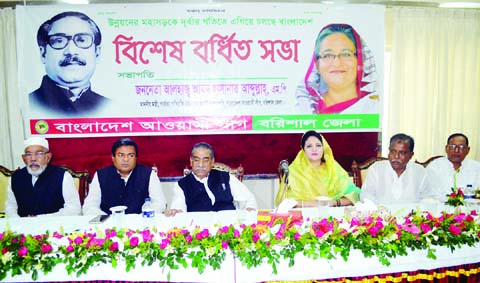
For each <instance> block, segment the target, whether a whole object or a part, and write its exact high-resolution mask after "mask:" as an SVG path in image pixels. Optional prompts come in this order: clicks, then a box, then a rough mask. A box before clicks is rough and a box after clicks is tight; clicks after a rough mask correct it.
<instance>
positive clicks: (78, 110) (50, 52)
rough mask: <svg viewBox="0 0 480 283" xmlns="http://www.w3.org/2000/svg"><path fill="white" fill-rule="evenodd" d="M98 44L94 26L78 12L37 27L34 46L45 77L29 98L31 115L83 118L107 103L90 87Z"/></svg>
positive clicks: (64, 13) (58, 15)
mask: <svg viewBox="0 0 480 283" xmlns="http://www.w3.org/2000/svg"><path fill="white" fill-rule="evenodd" d="M101 41H102V35H101V33H100V30H99V28H98V26H97V24H96V23H95V22H94V21H93V20H92V19H90V18H89V17H88V16H87V15H85V14H83V13H80V12H63V13H60V14H57V15H55V16H54V17H53V18H51V19H49V20H47V21H46V22H44V23H43V24H42V25H41V26H40V28H39V29H38V32H37V43H38V47H39V48H40V55H41V60H42V63H43V64H44V65H45V71H46V75H45V76H44V77H43V79H42V84H41V85H40V88H38V89H37V90H35V91H34V92H32V93H30V95H29V103H30V110H31V111H32V112H33V113H38V112H39V113H42V114H43V115H45V114H47V115H48V116H59V115H60V116H83V115H85V114H92V113H95V112H97V111H98V110H100V109H101V108H102V106H104V105H105V104H106V103H107V102H108V101H109V99H107V98H105V97H104V96H101V95H99V94H98V93H96V92H94V91H93V90H92V89H91V86H90V78H91V77H92V75H93V73H94V72H95V67H96V64H97V61H98V59H99V56H100V43H101Z"/></svg>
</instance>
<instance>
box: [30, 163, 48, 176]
mask: <svg viewBox="0 0 480 283" xmlns="http://www.w3.org/2000/svg"><path fill="white" fill-rule="evenodd" d="M46 167H47V166H44V167H40V168H38V169H37V170H35V171H33V170H32V168H30V167H29V166H27V171H28V173H29V174H30V175H32V176H35V177H37V178H38V176H40V174H42V173H43V171H45V168H46Z"/></svg>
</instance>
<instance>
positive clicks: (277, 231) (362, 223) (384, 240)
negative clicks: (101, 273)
mask: <svg viewBox="0 0 480 283" xmlns="http://www.w3.org/2000/svg"><path fill="white" fill-rule="evenodd" d="M477 218H478V216H477V214H476V212H475V211H472V212H471V213H470V214H466V213H452V214H449V213H446V212H443V213H442V214H441V215H440V216H439V217H435V216H433V215H432V214H430V213H429V212H420V211H414V212H412V213H410V214H409V215H407V216H405V217H402V218H397V217H395V216H391V215H382V216H379V215H375V214H373V215H370V216H367V217H364V218H356V217H354V218H342V219H336V218H333V217H329V218H324V219H314V220H311V219H307V220H306V221H304V222H303V223H299V224H298V225H297V224H292V223H289V222H288V220H287V221H286V222H285V221H283V220H279V221H277V222H276V223H274V224H273V225H271V226H268V225H260V224H252V225H243V224H242V225H229V226H222V227H216V228H215V229H210V230H209V229H204V228H200V227H192V228H189V229H180V228H179V229H173V230H170V231H167V232H162V231H157V230H156V229H155V228H151V229H145V230H136V231H133V230H130V229H118V230H115V229H106V230H98V231H92V230H89V231H85V232H72V233H64V232H63V231H62V230H61V229H60V230H59V231H55V232H53V233H49V232H45V233H44V234H41V235H25V234H21V233H16V232H12V231H8V230H7V231H3V232H2V233H0V247H1V260H0V280H2V279H4V278H5V277H6V276H7V275H8V274H9V273H10V275H11V276H15V275H19V274H22V273H31V276H32V279H33V280H37V279H38V275H39V272H43V273H45V274H46V273H49V272H52V271H53V269H54V268H55V266H56V265H59V264H64V266H65V267H66V270H67V272H68V274H76V275H77V276H80V275H81V274H85V273H87V271H88V270H89V268H91V267H92V266H94V265H98V264H110V265H111V266H112V267H117V264H118V262H119V261H124V262H125V266H126V271H127V272H128V271H129V270H131V269H132V268H134V267H135V265H136V264H141V265H142V266H145V265H148V266H150V265H157V266H159V267H168V268H169V269H172V270H175V269H179V268H182V267H183V268H187V267H192V268H196V269H197V270H198V272H199V273H202V272H203V271H204V270H205V268H207V267H208V266H210V267H211V268H212V269H214V270H215V269H219V268H220V266H221V264H222V263H223V261H224V260H225V257H226V255H227V253H230V252H231V253H232V254H233V255H234V256H235V258H236V260H238V261H239V262H241V263H242V264H243V265H244V266H246V267H247V268H250V267H255V266H258V265H260V264H263V263H268V264H271V266H272V269H273V272H274V273H276V272H277V269H276V265H277V264H278V263H279V262H280V260H287V261H288V262H289V265H290V266H293V265H294V264H295V261H294V259H295V255H297V254H303V255H304V256H306V257H309V258H312V259H318V258H324V259H332V258H336V257H342V258H343V259H344V260H345V261H346V260H348V258H349V255H350V251H351V250H352V249H357V250H360V251H361V252H362V253H363V255H364V256H365V257H373V256H376V257H377V258H378V259H379V261H380V262H381V263H382V264H384V265H389V264H390V260H391V259H393V258H395V257H396V256H403V255H407V254H408V253H409V251H413V250H426V251H428V252H427V257H428V258H432V259H435V258H436V257H435V248H436V247H438V246H446V247H449V248H450V249H451V250H452V251H453V250H454V249H455V248H458V247H460V246H462V245H468V246H473V245H475V243H477V242H479V240H480V224H479V223H478V219H477Z"/></svg>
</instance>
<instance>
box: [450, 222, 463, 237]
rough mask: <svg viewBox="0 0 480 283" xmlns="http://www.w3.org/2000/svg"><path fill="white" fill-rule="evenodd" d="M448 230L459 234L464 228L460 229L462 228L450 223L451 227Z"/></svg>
mask: <svg viewBox="0 0 480 283" xmlns="http://www.w3.org/2000/svg"><path fill="white" fill-rule="evenodd" d="M448 230H449V231H450V232H451V233H452V234H453V235H458V234H460V233H461V232H462V230H460V228H458V227H457V226H455V225H453V224H450V227H448Z"/></svg>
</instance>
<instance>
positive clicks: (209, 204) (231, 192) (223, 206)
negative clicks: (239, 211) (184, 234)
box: [165, 142, 257, 216]
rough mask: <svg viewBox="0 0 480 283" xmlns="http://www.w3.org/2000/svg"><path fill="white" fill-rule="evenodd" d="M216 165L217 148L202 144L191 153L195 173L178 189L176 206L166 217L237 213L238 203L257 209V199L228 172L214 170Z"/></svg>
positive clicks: (175, 192)
mask: <svg viewBox="0 0 480 283" xmlns="http://www.w3.org/2000/svg"><path fill="white" fill-rule="evenodd" d="M214 163H215V154H214V152H213V147H212V146H211V145H210V144H208V143H206V142H200V143H197V144H195V145H194V146H193V148H192V151H191V152H190V165H191V166H192V173H190V174H188V175H187V176H185V177H183V178H182V179H180V180H179V181H178V182H177V184H176V186H175V187H174V192H173V197H172V203H171V205H170V208H169V209H168V210H166V211H165V215H166V216H174V215H175V214H177V213H180V212H197V211H221V210H234V209H235V206H234V204H233V203H234V201H235V200H242V201H245V203H246V204H245V207H246V209H247V210H249V211H252V210H255V209H257V201H256V200H255V196H254V195H253V194H252V193H251V192H250V191H249V190H248V188H247V187H246V186H245V185H244V184H243V183H242V182H240V180H238V179H237V178H235V177H232V176H230V174H229V173H228V172H223V171H219V170H215V169H212V167H213V164H214Z"/></svg>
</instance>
